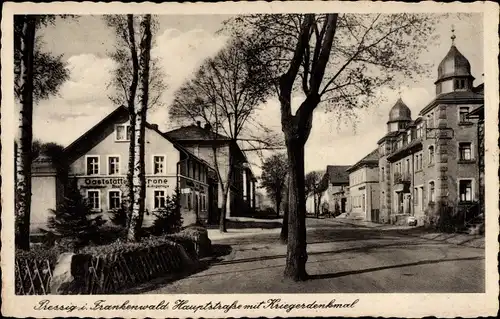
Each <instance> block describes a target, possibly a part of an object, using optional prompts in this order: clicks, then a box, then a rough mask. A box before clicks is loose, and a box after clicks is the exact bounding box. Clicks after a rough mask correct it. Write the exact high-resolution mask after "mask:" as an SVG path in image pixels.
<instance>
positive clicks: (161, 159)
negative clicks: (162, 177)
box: [153, 155, 165, 175]
mask: <svg viewBox="0 0 500 319" xmlns="http://www.w3.org/2000/svg"><path fill="white" fill-rule="evenodd" d="M153 174H155V175H156V174H165V156H163V155H154V156H153Z"/></svg>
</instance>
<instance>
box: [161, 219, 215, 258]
mask: <svg viewBox="0 0 500 319" xmlns="http://www.w3.org/2000/svg"><path fill="white" fill-rule="evenodd" d="M167 237H168V238H170V239H172V240H174V241H175V242H178V243H179V244H181V245H183V246H184V248H185V249H186V251H188V252H189V253H190V254H191V253H192V248H191V243H194V253H196V256H197V257H205V256H208V255H209V254H211V252H212V241H211V240H210V238H208V231H207V229H206V228H204V227H202V226H191V227H188V228H186V229H184V230H182V231H181V232H179V233H176V234H172V235H169V236H167Z"/></svg>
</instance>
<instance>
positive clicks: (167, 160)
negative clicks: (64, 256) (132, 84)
mask: <svg viewBox="0 0 500 319" xmlns="http://www.w3.org/2000/svg"><path fill="white" fill-rule="evenodd" d="M129 138H130V125H129V120H128V112H127V109H126V108H125V107H119V108H117V109H116V110H115V111H113V112H112V113H110V114H109V115H108V116H107V117H105V118H104V119H103V120H102V121H101V122H99V123H98V124H97V125H95V126H94V127H92V128H91V129H90V130H89V131H87V132H86V133H84V134H83V135H82V136H80V137H79V138H78V139H77V140H75V141H74V142H73V143H71V144H70V145H69V146H68V147H66V148H65V150H64V152H65V154H66V159H67V161H68V166H69V171H68V177H69V178H70V179H71V180H73V179H76V183H77V187H78V188H79V189H80V190H81V192H82V195H83V196H84V197H86V198H87V199H88V201H89V203H90V205H91V207H92V209H93V210H94V211H95V212H96V213H104V216H105V217H109V214H107V213H109V212H110V211H112V210H115V209H118V208H120V207H121V205H122V202H123V200H124V195H125V192H126V189H125V187H126V175H127V171H128V158H129V156H128V155H129V142H130V139H129ZM32 171H33V172H32V175H33V176H32V193H33V195H32V203H31V209H32V223H31V225H32V229H33V230H34V231H35V232H36V230H37V229H39V228H45V227H46V222H47V218H48V217H49V216H50V213H49V210H50V209H55V208H56V207H57V205H58V203H60V202H61V201H62V200H63V196H64V188H63V186H62V183H61V180H62V176H60V175H59V172H58V170H57V169H56V167H55V166H54V163H52V162H51V160H50V159H49V158H47V157H45V156H40V157H39V158H37V159H36V160H35V161H34V163H33V169H32ZM145 174H146V198H145V204H146V212H145V216H144V226H146V227H147V226H149V225H151V224H152V222H153V220H154V214H153V213H154V212H155V211H156V210H159V209H161V208H162V207H164V206H165V201H166V198H167V196H171V195H173V194H174V192H177V193H178V195H179V197H180V205H181V214H182V217H183V223H184V225H189V224H194V223H196V222H202V223H204V222H208V221H209V219H210V215H211V214H215V213H216V212H214V211H212V209H213V207H212V205H211V204H210V203H211V201H213V200H212V198H213V197H214V196H215V195H214V194H213V192H214V190H213V189H211V188H210V185H211V183H213V182H211V181H210V178H211V176H212V175H213V169H212V168H211V166H210V165H209V163H207V162H206V161H204V160H203V159H200V158H199V157H197V156H195V155H194V154H193V153H192V152H191V151H190V150H188V149H186V148H185V147H183V146H181V145H180V144H179V143H177V142H176V141H174V140H172V139H171V138H170V137H169V136H168V135H166V134H164V133H162V132H161V131H160V130H159V129H158V127H157V126H156V125H154V124H149V123H147V124H146V132H145Z"/></svg>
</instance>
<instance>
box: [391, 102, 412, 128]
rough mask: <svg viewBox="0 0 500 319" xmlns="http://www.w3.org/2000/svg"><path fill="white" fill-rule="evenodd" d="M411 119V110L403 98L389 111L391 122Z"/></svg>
mask: <svg viewBox="0 0 500 319" xmlns="http://www.w3.org/2000/svg"><path fill="white" fill-rule="evenodd" d="M400 121H411V110H410V108H409V107H408V106H407V105H406V104H405V103H404V102H403V100H402V99H401V98H399V99H398V100H397V101H396V104H394V106H393V107H392V108H391V110H390V111H389V122H388V123H390V122H400Z"/></svg>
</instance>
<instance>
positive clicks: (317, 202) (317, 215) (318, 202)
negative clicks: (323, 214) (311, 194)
mask: <svg viewBox="0 0 500 319" xmlns="http://www.w3.org/2000/svg"><path fill="white" fill-rule="evenodd" d="M316 196H317V200H316V218H319V208H320V204H321V196H320V194H317V195H316Z"/></svg>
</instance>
